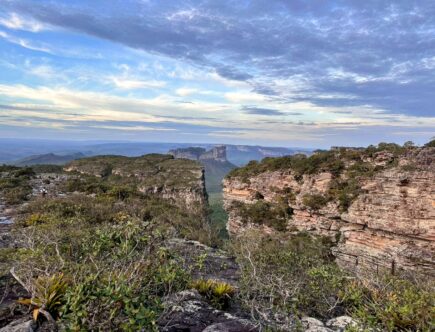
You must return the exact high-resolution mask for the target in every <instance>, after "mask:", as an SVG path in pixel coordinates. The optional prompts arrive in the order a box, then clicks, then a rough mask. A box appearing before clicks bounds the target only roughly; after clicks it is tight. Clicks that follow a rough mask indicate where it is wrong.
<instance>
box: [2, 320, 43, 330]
mask: <svg viewBox="0 0 435 332" xmlns="http://www.w3.org/2000/svg"><path fill="white" fill-rule="evenodd" d="M35 328H36V326H35V323H34V322H33V320H31V319H30V320H29V318H28V317H23V318H21V319H18V320H15V321H13V322H11V323H9V324H8V325H6V326H4V327H2V328H1V329H0V332H34V331H35Z"/></svg>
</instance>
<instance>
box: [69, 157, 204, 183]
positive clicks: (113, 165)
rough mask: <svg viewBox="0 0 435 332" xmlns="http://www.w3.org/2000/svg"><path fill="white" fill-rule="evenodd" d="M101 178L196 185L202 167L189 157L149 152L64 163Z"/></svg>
mask: <svg viewBox="0 0 435 332" xmlns="http://www.w3.org/2000/svg"><path fill="white" fill-rule="evenodd" d="M66 167H67V168H72V169H76V170H78V171H80V172H81V173H85V174H88V175H93V176H99V177H101V178H108V179H109V180H111V179H112V178H115V179H116V178H119V176H120V175H122V176H123V178H124V179H128V178H130V179H131V180H132V181H133V180H134V181H137V182H138V183H139V184H140V185H141V186H158V187H163V186H165V185H166V186H172V187H187V186H195V184H196V183H197V181H198V174H200V172H202V166H201V165H200V164H199V163H197V162H195V161H192V160H187V159H174V158H173V157H172V156H170V155H162V154H148V155H144V156H141V157H134V158H133V157H132V158H129V157H123V156H98V157H91V158H85V159H79V160H75V161H73V162H71V163H70V164H68V165H67V166H66Z"/></svg>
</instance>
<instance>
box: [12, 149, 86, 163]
mask: <svg viewBox="0 0 435 332" xmlns="http://www.w3.org/2000/svg"><path fill="white" fill-rule="evenodd" d="M84 157H85V155H84V154H83V153H80V152H78V153H73V154H67V155H57V154H54V153H47V154H40V155H33V156H30V157H27V158H23V159H20V160H17V161H15V162H14V163H13V164H14V165H16V166H33V165H64V164H66V163H69V162H70V161H73V160H76V159H80V158H84Z"/></svg>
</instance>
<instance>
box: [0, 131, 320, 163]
mask: <svg viewBox="0 0 435 332" xmlns="http://www.w3.org/2000/svg"><path fill="white" fill-rule="evenodd" d="M192 146H195V147H197V148H201V149H206V150H210V149H212V148H213V147H216V146H218V145H217V144H202V143H200V144H192V143H152V142H151V143H150V142H98V141H95V142H89V141H86V142H80V141H51V140H26V139H1V138H0V164H1V163H7V164H19V165H23V164H27V165H32V164H38V163H46V162H49V163H56V164H63V163H66V162H68V161H70V160H73V159H78V158H82V157H85V156H86V157H88V156H97V155H107V154H112V155H123V156H127V157H133V156H141V155H144V154H148V153H163V154H165V153H167V152H168V151H169V150H173V149H183V148H190V147H192ZM225 146H226V158H227V160H228V161H229V162H230V163H232V164H234V165H236V166H243V165H245V164H247V163H248V162H249V161H250V160H261V159H263V158H265V157H281V156H285V155H291V154H295V153H306V154H310V153H311V152H312V151H313V149H303V148H279V147H264V146H250V145H225ZM29 156H30V157H29Z"/></svg>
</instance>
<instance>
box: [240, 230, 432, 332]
mask: <svg viewBox="0 0 435 332" xmlns="http://www.w3.org/2000/svg"><path fill="white" fill-rule="evenodd" d="M330 245H331V244H330V241H329V240H328V239H325V238H315V237H311V236H310V235H308V234H305V233H299V234H296V235H291V236H290V235H280V234H279V233H278V234H274V235H273V238H272V237H270V236H264V234H261V233H259V232H256V231H250V232H246V233H245V234H244V235H243V236H241V237H239V238H238V239H237V241H234V242H233V253H234V254H235V256H236V257H237V260H238V262H239V264H240V266H241V269H242V279H241V284H240V291H239V293H238V295H237V298H238V300H239V301H240V302H241V303H242V304H243V305H244V307H245V308H246V309H247V310H248V311H249V312H251V313H253V318H254V319H255V320H256V321H257V322H258V323H259V324H260V325H262V326H263V327H269V328H272V329H278V330H279V329H280V326H282V325H280V324H285V323H289V324H291V323H292V319H293V317H295V315H296V317H302V316H307V315H308V316H314V317H320V318H323V319H328V318H331V317H336V316H338V315H342V314H348V315H350V316H352V317H355V318H357V319H358V320H359V322H360V323H361V328H360V329H358V331H359V330H364V328H374V329H375V330H380V331H389V332H393V331H430V330H431V329H432V327H433V317H434V314H435V307H434V298H435V297H434V286H435V284H434V282H433V280H432V281H430V280H429V281H427V280H417V279H414V280H410V279H406V278H405V277H404V276H388V277H387V276H386V277H381V278H373V279H371V280H368V281H362V280H359V279H356V278H354V277H351V276H348V275H346V274H345V273H343V272H342V271H341V270H340V269H339V268H338V267H337V266H336V265H335V264H334V262H333V260H332V256H331V254H330ZM273 316H278V317H280V320H279V323H280V324H278V325H277V324H276V323H277V321H273V320H272V319H270V318H271V317H273ZM293 323H294V322H293Z"/></svg>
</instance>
